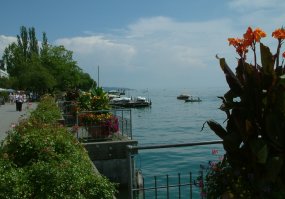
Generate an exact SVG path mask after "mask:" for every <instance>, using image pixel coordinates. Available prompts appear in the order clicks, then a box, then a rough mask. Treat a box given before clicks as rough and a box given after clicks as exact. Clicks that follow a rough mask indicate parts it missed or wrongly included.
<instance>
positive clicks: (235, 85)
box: [219, 58, 242, 95]
mask: <svg viewBox="0 0 285 199" xmlns="http://www.w3.org/2000/svg"><path fill="white" fill-rule="evenodd" d="M219 60H220V66H221V68H222V70H223V71H224V74H225V76H226V80H227V82H228V85H229V87H230V88H231V90H232V91H233V92H235V93H236V94H237V95H240V93H241V91H242V85H241V83H240V81H239V79H238V78H237V77H236V76H235V74H234V73H233V71H232V70H231V69H230V67H229V66H228V64H227V63H226V60H225V58H219Z"/></svg>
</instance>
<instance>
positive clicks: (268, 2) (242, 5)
mask: <svg viewBox="0 0 285 199" xmlns="http://www.w3.org/2000/svg"><path fill="white" fill-rule="evenodd" d="M229 6H230V7H231V8H232V9H237V11H245V9H246V10H255V9H271V8H278V7H280V6H284V1H283V0H250V1H248V0H231V1H230V2H229Z"/></svg>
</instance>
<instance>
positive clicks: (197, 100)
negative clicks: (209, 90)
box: [185, 96, 202, 102]
mask: <svg viewBox="0 0 285 199" xmlns="http://www.w3.org/2000/svg"><path fill="white" fill-rule="evenodd" d="M185 102H202V100H201V99H200V97H192V96H191V97H190V98H188V99H186V100H185Z"/></svg>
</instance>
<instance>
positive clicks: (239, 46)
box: [228, 38, 248, 57]
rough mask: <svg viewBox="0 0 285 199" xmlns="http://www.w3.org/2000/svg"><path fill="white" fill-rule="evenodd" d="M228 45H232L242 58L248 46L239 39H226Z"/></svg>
mask: <svg viewBox="0 0 285 199" xmlns="http://www.w3.org/2000/svg"><path fill="white" fill-rule="evenodd" d="M228 41H229V45H233V47H235V49H236V52H237V53H238V54H239V55H240V56H241V57H243V56H244V55H245V53H247V51H248V50H247V48H248V45H246V42H245V41H246V40H244V39H239V38H228Z"/></svg>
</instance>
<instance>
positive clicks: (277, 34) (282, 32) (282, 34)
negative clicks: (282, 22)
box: [272, 28, 285, 39]
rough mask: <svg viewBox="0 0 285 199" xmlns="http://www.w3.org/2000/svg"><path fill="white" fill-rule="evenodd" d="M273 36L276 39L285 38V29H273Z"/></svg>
mask: <svg viewBox="0 0 285 199" xmlns="http://www.w3.org/2000/svg"><path fill="white" fill-rule="evenodd" d="M272 37H274V38H276V39H285V29H283V28H279V29H276V30H274V31H273V33H272Z"/></svg>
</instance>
